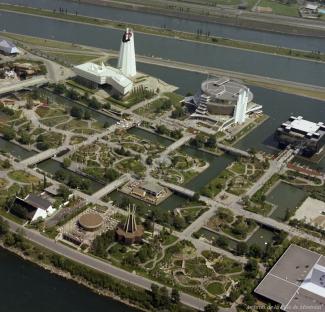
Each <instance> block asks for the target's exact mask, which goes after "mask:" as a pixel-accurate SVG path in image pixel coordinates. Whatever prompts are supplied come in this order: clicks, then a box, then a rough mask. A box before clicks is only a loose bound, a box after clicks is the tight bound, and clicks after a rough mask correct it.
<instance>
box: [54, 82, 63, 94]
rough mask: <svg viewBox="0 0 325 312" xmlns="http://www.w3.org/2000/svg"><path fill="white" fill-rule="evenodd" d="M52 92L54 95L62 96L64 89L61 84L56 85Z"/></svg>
mask: <svg viewBox="0 0 325 312" xmlns="http://www.w3.org/2000/svg"><path fill="white" fill-rule="evenodd" d="M53 92H54V93H55V94H63V93H64V92H66V87H65V85H64V84H62V83H59V84H56V85H55V86H54V88H53Z"/></svg>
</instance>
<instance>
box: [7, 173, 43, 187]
mask: <svg viewBox="0 0 325 312" xmlns="http://www.w3.org/2000/svg"><path fill="white" fill-rule="evenodd" d="M8 177H9V178H11V179H13V180H15V181H17V182H21V183H30V184H31V183H33V184H35V183H38V181H39V179H38V178H37V177H35V176H33V175H31V174H29V173H28V172H26V171H23V170H13V171H10V172H9V173H8Z"/></svg>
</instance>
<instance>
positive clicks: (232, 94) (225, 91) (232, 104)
mask: <svg viewBox="0 0 325 312" xmlns="http://www.w3.org/2000/svg"><path fill="white" fill-rule="evenodd" d="M252 101H253V93H252V92H251V91H250V90H249V88H248V87H246V86H245V85H243V84H242V83H241V82H240V81H237V80H232V79H230V78H228V77H215V78H209V79H207V80H205V81H203V82H202V84H201V88H200V90H199V91H198V92H197V93H196V94H195V95H194V96H190V97H186V98H185V99H184V103H185V104H186V105H188V106H189V107H190V108H192V109H194V113H193V114H192V115H191V116H192V118H198V119H207V120H210V121H218V120H220V118H218V116H220V117H221V118H224V120H227V123H228V124H230V123H239V124H242V123H243V122H245V119H246V117H247V116H248V115H249V114H250V113H252V112H256V111H259V110H261V108H262V106H261V105H257V104H255V103H253V102H252ZM229 119H230V120H229Z"/></svg>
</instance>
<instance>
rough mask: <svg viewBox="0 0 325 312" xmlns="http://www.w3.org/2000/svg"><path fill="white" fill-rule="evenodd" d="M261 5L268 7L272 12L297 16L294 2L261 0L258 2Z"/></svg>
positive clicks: (296, 7)
mask: <svg viewBox="0 0 325 312" xmlns="http://www.w3.org/2000/svg"><path fill="white" fill-rule="evenodd" d="M259 6H261V7H270V8H272V10H273V13H274V14H278V15H286V16H299V12H298V5H297V4H296V3H295V4H290V5H289V4H282V3H280V2H278V1H271V0H262V1H261V2H260V3H259Z"/></svg>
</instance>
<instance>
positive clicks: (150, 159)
mask: <svg viewBox="0 0 325 312" xmlns="http://www.w3.org/2000/svg"><path fill="white" fill-rule="evenodd" d="M152 163H153V159H152V157H150V156H148V157H147V159H146V164H147V165H149V166H150V165H152Z"/></svg>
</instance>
